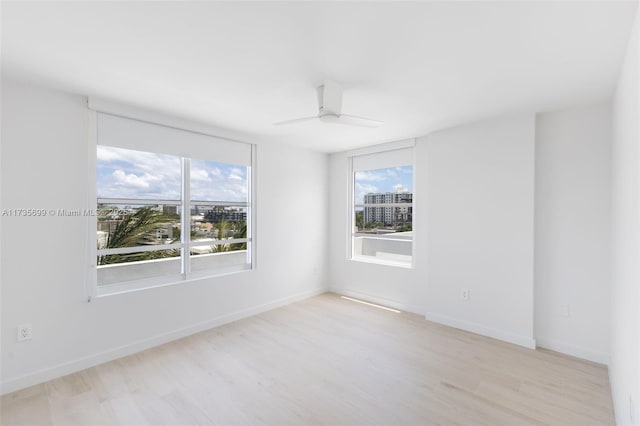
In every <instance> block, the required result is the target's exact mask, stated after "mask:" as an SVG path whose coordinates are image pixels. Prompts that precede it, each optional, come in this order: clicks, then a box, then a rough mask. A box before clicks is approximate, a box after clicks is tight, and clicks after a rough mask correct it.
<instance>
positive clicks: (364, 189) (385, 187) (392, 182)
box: [354, 166, 413, 204]
mask: <svg viewBox="0 0 640 426" xmlns="http://www.w3.org/2000/svg"><path fill="white" fill-rule="evenodd" d="M400 187H402V188H404V189H405V190H406V191H407V192H413V166H402V167H389V168H386V169H375V170H364V171H359V172H356V178H355V187H354V190H355V194H354V195H355V200H356V203H358V204H362V203H363V201H364V195H365V194H368V193H376V192H396V190H397V189H398V188H400Z"/></svg>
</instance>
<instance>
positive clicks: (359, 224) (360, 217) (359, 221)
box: [356, 212, 364, 230]
mask: <svg viewBox="0 0 640 426" xmlns="http://www.w3.org/2000/svg"><path fill="white" fill-rule="evenodd" d="M356 228H357V229H358V230H361V229H363V228H364V212H356Z"/></svg>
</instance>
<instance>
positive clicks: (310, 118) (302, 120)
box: [273, 115, 318, 126]
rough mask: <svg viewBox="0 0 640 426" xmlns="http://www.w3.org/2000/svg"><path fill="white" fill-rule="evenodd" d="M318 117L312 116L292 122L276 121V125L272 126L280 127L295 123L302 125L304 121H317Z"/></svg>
mask: <svg viewBox="0 0 640 426" xmlns="http://www.w3.org/2000/svg"><path fill="white" fill-rule="evenodd" d="M317 119H318V117H317V116H315V115H314V116H313V117H304V118H296V119H293V120H285V121H278V122H277V123H273V125H274V126H282V125H285V124H295V123H302V122H305V121H311V120H317Z"/></svg>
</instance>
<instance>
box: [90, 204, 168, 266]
mask: <svg viewBox="0 0 640 426" xmlns="http://www.w3.org/2000/svg"><path fill="white" fill-rule="evenodd" d="M97 219H98V220H97V222H98V229H97V244H98V249H107V248H118V247H136V246H148V245H159V244H171V243H174V242H180V207H179V206H173V205H166V204H155V205H144V206H143V205H124V204H118V205H115V204H113V205H111V204H110V205H107V204H99V205H98V218H97ZM131 261H134V260H131ZM125 262H126V260H125Z"/></svg>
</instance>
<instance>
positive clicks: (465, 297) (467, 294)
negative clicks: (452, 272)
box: [462, 288, 471, 300]
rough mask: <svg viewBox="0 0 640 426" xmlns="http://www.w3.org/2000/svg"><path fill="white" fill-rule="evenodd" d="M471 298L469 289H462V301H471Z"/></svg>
mask: <svg viewBox="0 0 640 426" xmlns="http://www.w3.org/2000/svg"><path fill="white" fill-rule="evenodd" d="M470 296H471V294H470V291H469V289H468V288H463V289H462V299H463V300H469V297H470Z"/></svg>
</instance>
